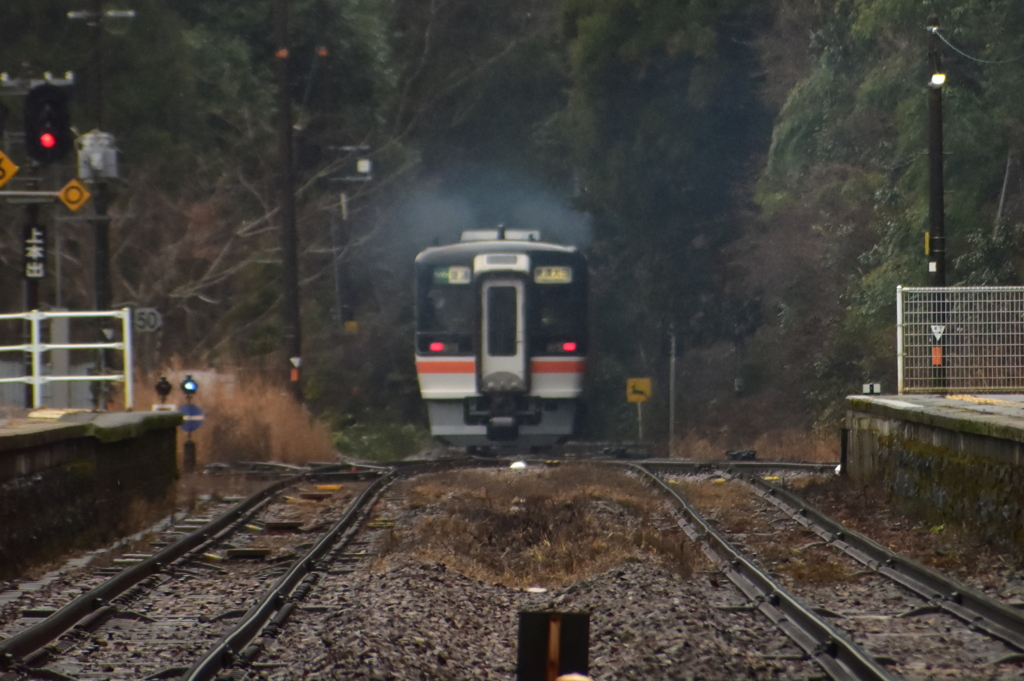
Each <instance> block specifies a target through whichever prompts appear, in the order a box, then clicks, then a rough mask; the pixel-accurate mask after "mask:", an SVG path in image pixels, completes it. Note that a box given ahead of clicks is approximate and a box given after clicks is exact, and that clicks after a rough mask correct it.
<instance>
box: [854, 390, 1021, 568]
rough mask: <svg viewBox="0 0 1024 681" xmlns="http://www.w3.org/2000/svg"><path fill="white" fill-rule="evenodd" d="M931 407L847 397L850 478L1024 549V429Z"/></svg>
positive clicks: (934, 517)
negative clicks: (876, 486) (874, 486)
mask: <svg viewBox="0 0 1024 681" xmlns="http://www.w3.org/2000/svg"><path fill="white" fill-rule="evenodd" d="M919 402H920V400H919ZM924 404H925V406H924V407H921V406H919V404H914V403H908V402H905V401H903V400H902V399H901V400H883V399H877V398H876V399H868V398H864V399H859V398H848V400H847V406H848V411H847V416H846V421H847V423H846V425H847V428H849V441H848V449H847V470H848V473H849V475H850V476H851V477H852V478H853V479H854V480H856V481H858V482H860V483H863V484H881V485H883V486H884V488H885V489H886V491H887V492H889V494H891V495H892V496H893V498H894V499H895V500H896V501H897V502H898V503H900V504H901V505H902V506H904V507H905V508H907V509H909V510H910V511H912V512H913V513H914V514H916V515H918V516H919V517H921V518H923V519H925V520H926V521H928V522H930V523H933V524H936V525H938V524H943V523H946V522H960V523H964V524H966V525H968V526H970V527H972V528H974V529H975V530H976V531H978V532H979V533H980V534H981V535H982V536H984V537H985V538H986V539H987V540H989V541H991V542H994V543H997V544H1001V545H1007V546H1013V547H1016V548H1018V549H1020V550H1024V466H1022V463H1024V429H1021V428H1020V427H1019V426H1018V424H1016V423H1014V421H1013V420H1012V419H1005V418H999V419H993V418H990V417H991V416H992V415H991V414H977V415H976V416H972V415H971V414H969V413H968V414H965V413H964V412H963V410H962V409H960V410H959V411H956V412H953V411H950V410H949V408H946V407H945V406H943V408H942V409H934V408H930V406H929V405H928V403H924ZM901 405H906V406H901Z"/></svg>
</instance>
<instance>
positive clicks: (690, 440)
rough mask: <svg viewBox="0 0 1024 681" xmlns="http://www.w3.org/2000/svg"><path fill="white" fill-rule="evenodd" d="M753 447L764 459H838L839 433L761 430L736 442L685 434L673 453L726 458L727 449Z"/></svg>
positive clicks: (827, 460) (690, 457)
mask: <svg viewBox="0 0 1024 681" xmlns="http://www.w3.org/2000/svg"><path fill="white" fill-rule="evenodd" d="M736 449H753V450H755V451H756V452H757V458H758V459H763V460H765V461H802V462H832V461H834V462H836V463H838V462H839V436H838V435H832V434H822V433H815V432H811V431H807V430H802V429H799V428H786V429H782V430H775V431H771V432H766V433H762V434H761V435H759V436H758V437H757V438H756V439H754V440H753V441H752V442H745V443H743V444H736V443H735V442H733V441H732V440H731V439H730V438H728V437H725V436H723V437H719V438H707V437H694V436H688V437H685V438H682V439H679V440H677V441H676V444H675V447H674V448H673V450H672V456H673V457H677V458H684V459H695V460H697V461H716V460H719V459H724V458H725V453H726V451H729V450H736Z"/></svg>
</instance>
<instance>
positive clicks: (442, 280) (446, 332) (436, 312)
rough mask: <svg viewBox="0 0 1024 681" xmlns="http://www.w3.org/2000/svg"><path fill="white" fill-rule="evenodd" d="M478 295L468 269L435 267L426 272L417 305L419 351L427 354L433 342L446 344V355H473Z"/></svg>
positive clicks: (420, 282)
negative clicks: (456, 353) (453, 353)
mask: <svg viewBox="0 0 1024 681" xmlns="http://www.w3.org/2000/svg"><path fill="white" fill-rule="evenodd" d="M476 295H477V292H476V287H474V286H472V276H471V271H470V268H468V267H459V266H450V267H432V268H429V269H427V270H426V271H424V272H422V273H421V274H420V281H419V290H418V295H417V297H418V300H417V305H416V308H417V315H416V327H417V331H419V333H418V334H417V338H418V340H417V346H418V349H419V350H420V351H421V352H423V351H427V350H429V349H430V348H429V345H430V343H432V342H433V343H442V344H443V345H444V346H445V347H444V349H443V351H445V352H458V353H471V352H473V351H474V344H473V341H472V337H473V331H474V328H475V326H476V319H477V317H476Z"/></svg>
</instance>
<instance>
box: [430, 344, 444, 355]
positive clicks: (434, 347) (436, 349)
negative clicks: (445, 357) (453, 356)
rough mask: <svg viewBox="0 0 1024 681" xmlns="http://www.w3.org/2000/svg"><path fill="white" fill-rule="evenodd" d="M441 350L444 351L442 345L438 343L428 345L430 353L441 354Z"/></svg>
mask: <svg viewBox="0 0 1024 681" xmlns="http://www.w3.org/2000/svg"><path fill="white" fill-rule="evenodd" d="M442 350H444V343H438V342H436V341H435V342H433V343H431V344H430V351H431V352H441V351H442Z"/></svg>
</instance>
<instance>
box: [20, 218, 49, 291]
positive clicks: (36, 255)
mask: <svg viewBox="0 0 1024 681" xmlns="http://www.w3.org/2000/svg"><path fill="white" fill-rule="evenodd" d="M24 241H25V243H24V247H25V250H24V256H25V278H26V279H42V278H43V277H45V276H46V228H45V227H43V226H42V225H25V240H24Z"/></svg>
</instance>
